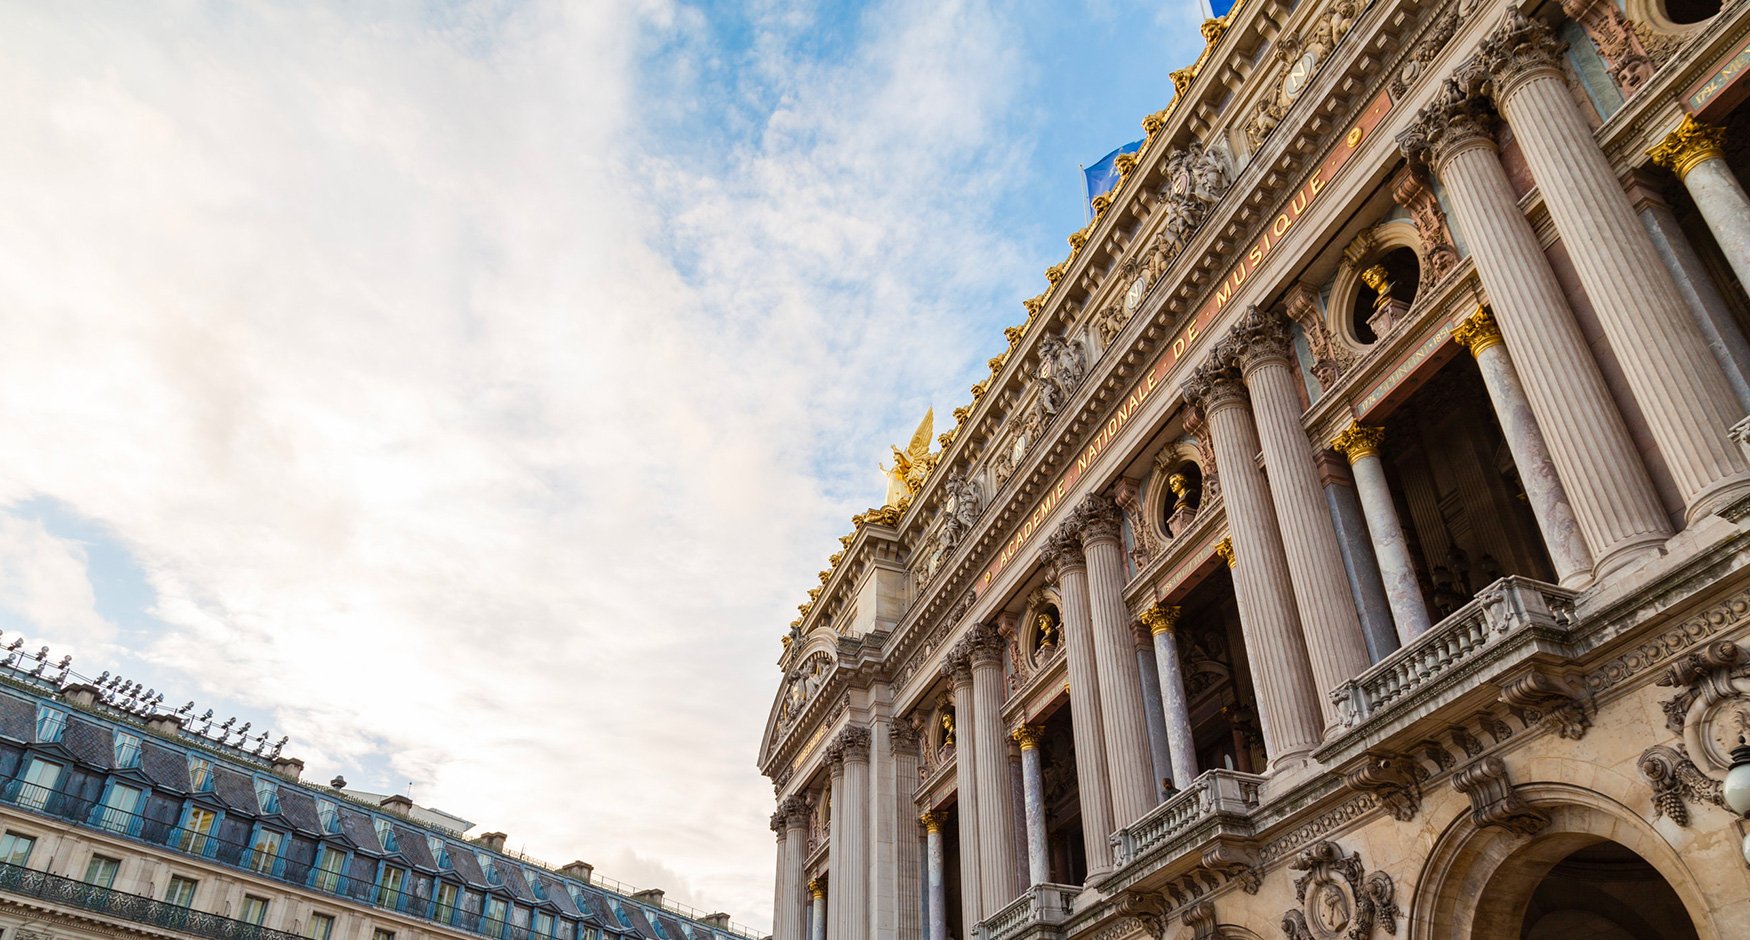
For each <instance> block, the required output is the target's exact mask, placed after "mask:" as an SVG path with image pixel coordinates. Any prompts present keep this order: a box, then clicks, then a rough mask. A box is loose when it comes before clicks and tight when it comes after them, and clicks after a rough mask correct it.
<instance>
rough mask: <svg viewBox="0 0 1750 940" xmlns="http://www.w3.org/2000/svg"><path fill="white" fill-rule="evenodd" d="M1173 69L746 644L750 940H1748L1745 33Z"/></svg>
mask: <svg viewBox="0 0 1750 940" xmlns="http://www.w3.org/2000/svg"><path fill="white" fill-rule="evenodd" d="M1203 35H1204V38H1205V40H1206V48H1205V49H1204V51H1203V53H1202V55H1201V57H1200V58H1199V59H1198V60H1197V62H1196V63H1195V64H1193V65H1192V66H1190V67H1188V68H1186V69H1183V70H1181V71H1179V72H1177V73H1175V74H1174V76H1173V85H1174V87H1173V88H1172V89H1162V98H1163V100H1167V99H1169V98H1170V100H1171V101H1172V104H1171V106H1169V107H1168V108H1166V109H1165V110H1163V111H1161V112H1160V113H1157V114H1154V115H1151V116H1149V117H1148V118H1147V119H1146V120H1145V121H1144V122H1143V127H1144V128H1145V129H1146V131H1147V135H1148V136H1147V140H1146V142H1145V143H1144V145H1143V146H1142V148H1141V150H1140V151H1138V152H1136V153H1134V154H1127V155H1125V156H1123V157H1120V158H1119V160H1118V164H1117V165H1118V169H1119V171H1120V172H1121V173H1122V176H1121V179H1120V180H1119V182H1118V183H1117V185H1116V186H1115V187H1114V188H1113V189H1112V190H1111V191H1110V192H1109V193H1106V194H1104V195H1101V196H1100V197H1098V198H1097V199H1096V200H1095V208H1096V214H1095V217H1094V220H1093V221H1092V222H1091V223H1090V224H1089V225H1088V226H1087V227H1086V228H1084V229H1082V230H1081V231H1079V232H1076V233H1075V234H1073V235H1072V236H1070V239H1069V241H1070V247H1071V251H1070V254H1069V257H1068V258H1067V259H1066V260H1064V261H1063V262H1062V263H1061V264H1058V265H1055V266H1053V267H1052V268H1051V269H1050V270H1048V271H1047V272H1046V280H1047V281H1048V282H1049V285H1050V286H1049V287H1048V288H1047V289H1046V290H1045V292H1044V293H1042V294H1041V295H1040V296H1038V297H1037V298H1035V299H1033V300H1030V301H1028V302H1027V304H1026V307H1027V318H1026V321H1025V322H1024V323H1022V324H1020V325H1018V326H1016V327H1014V328H1012V329H1010V330H1009V331H1008V333H1007V336H1008V341H1009V342H1008V348H1007V350H1006V351H1005V352H1003V353H1002V354H1000V355H998V356H997V357H996V358H995V359H993V360H991V363H990V366H991V371H990V375H989V376H988V377H987V378H986V379H985V380H983V381H981V382H979V383H978V384H977V385H976V386H975V387H974V388H973V389H972V400H971V402H970V403H969V404H967V405H966V406H965V407H963V408H959V409H956V410H955V412H954V426H953V427H952V428H951V429H950V430H949V431H947V433H944V434H941V435H940V436H939V437H938V438H936V439H935V441H932V439H931V438H932V434H933V431H932V430H931V429H930V428H929V426H928V425H927V424H926V427H925V428H924V429H921V433H920V434H919V435H918V437H917V439H915V440H914V441H913V443H912V445H911V446H910V447H908V448H905V449H904V450H900V449H897V448H896V449H895V455H894V459H895V466H894V468H893V470H892V471H891V473H892V487H891V489H890V492H889V498H888V500H887V503H886V504H885V505H883V506H881V507H879V508H876V509H872V510H870V511H868V512H866V513H863V514H860V515H859V516H857V518H856V519H855V528H854V530H853V532H852V534H850V535H849V536H847V537H846V538H845V539H844V545H843V550H842V551H840V552H838V553H837V554H834V555H833V556H832V558H831V562H830V566H829V568H828V569H827V570H826V571H823V572H822V573H821V580H820V584H819V585H818V586H817V587H815V588H814V589H813V590H811V591H809V592H808V594H809V600H808V602H807V603H806V604H804V605H803V606H802V616H801V618H800V619H798V620H797V621H796V622H795V623H794V624H792V626H791V629H790V632H789V635H788V636H787V637H786V638H785V641H784V649H783V652H782V656H781V658H780V660H779V666H780V668H781V670H782V676H781V682H780V685H779V689H778V694H777V696H776V701H775V702H774V704H773V707H772V711H771V714H770V717H769V719H768V725H767V729H766V732H765V737H764V739H763V742H762V745H761V751H760V755H759V763H760V766H761V769H762V770H763V771H764V772H765V774H766V775H767V776H769V777H770V778H771V780H772V782H773V784H774V787H775V789H776V795H777V812H776V813H775V814H774V815H773V816H772V829H773V832H774V833H775V834H776V837H777V847H778V851H777V857H778V864H777V872H776V876H777V889H776V906H775V917H776V925H777V926H776V931H775V936H776V940H805V938H806V940H821V938H825V940H863V938H899V940H913V938H927V940H947V938H960V940H967V938H973V937H981V938H985V940H1021V938H1026V940H1043V938H1075V940H1084V938H1085V940H1127V938H1140V937H1153V938H1169V937H1171V938H1187V940H1203V938H1212V937H1221V938H1266V937H1269V938H1274V937H1287V938H1290V940H1334V938H1339V937H1342V938H1349V940H1377V938H1383V937H1397V938H1410V940H1420V938H1488V940H1496V938H1509V940H1511V938H1526V940H1558V938H1582V937H1584V938H1607V940H1608V938H1637V940H1642V938H1692V937H1700V938H1737V937H1750V865H1747V863H1746V861H1745V857H1744V854H1743V848H1742V843H1743V840H1744V837H1745V834H1746V832H1750V823H1746V821H1745V820H1744V819H1743V818H1742V817H1740V816H1739V815H1738V813H1736V812H1734V811H1733V810H1732V809H1730V808H1729V806H1730V804H1731V802H1733V801H1732V800H1730V799H1728V798H1727V797H1729V796H1730V794H1731V793H1733V792H1735V791H1734V790H1733V788H1732V787H1729V786H1728V787H1725V788H1724V795H1722V785H1723V784H1724V783H1725V781H1726V778H1727V775H1728V770H1729V768H1730V767H1731V765H1732V764H1733V762H1734V758H1733V755H1732V750H1733V748H1734V747H1735V746H1736V745H1737V744H1738V742H1739V739H1740V736H1741V735H1745V734H1750V653H1747V652H1746V649H1747V643H1750V529H1747V528H1746V526H1750V459H1747V458H1746V454H1745V451H1744V447H1743V445H1744V444H1745V441H1746V437H1750V422H1746V420H1745V416H1746V414H1750V344H1747V343H1746V340H1745V333H1746V330H1745V326H1746V323H1750V299H1747V297H1746V286H1747V285H1750V201H1747V200H1746V197H1745V189H1744V185H1743V181H1744V180H1746V179H1750V152H1747V151H1746V147H1747V146H1750V110H1746V109H1745V108H1742V107H1740V102H1741V101H1743V100H1744V99H1745V98H1746V97H1747V96H1750V80H1746V78H1745V75H1746V72H1747V71H1750V3H1744V2H1729V3H1724V4H1722V3H1718V2H1711V3H1710V2H1706V0H1561V2H1554V0H1541V2H1530V3H1519V2H1513V3H1505V2H1502V0H1427V2H1410V0H1373V2H1370V3H1369V2H1362V0H1299V2H1294V0H1245V2H1242V3H1240V4H1238V5H1237V6H1236V7H1235V9H1233V10H1232V11H1231V12H1229V13H1228V14H1227V15H1225V16H1224V17H1222V18H1221V19H1217V20H1212V21H1210V22H1208V23H1206V24H1204V27H1203ZM1114 80H1118V79H1116V78H1115V79H1114ZM938 442H939V447H938ZM1745 772H1747V773H1750V769H1746V771H1745Z"/></svg>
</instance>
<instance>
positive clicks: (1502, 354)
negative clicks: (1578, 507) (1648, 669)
mask: <svg viewBox="0 0 1750 940" xmlns="http://www.w3.org/2000/svg"><path fill="white" fill-rule="evenodd" d="M1452 338H1453V340H1454V341H1456V342H1457V343H1459V344H1460V345H1462V346H1464V347H1465V348H1466V349H1469V350H1470V353H1471V355H1472V356H1474V357H1475V358H1476V361H1477V371H1479V372H1481V373H1482V374H1483V386H1484V388H1486V389H1488V392H1489V402H1490V403H1491V404H1492V405H1493V406H1494V409H1495V419H1496V420H1497V421H1498V422H1500V425H1501V433H1502V434H1503V435H1504V436H1505V437H1506V438H1507V450H1508V451H1509V452H1510V453H1511V454H1512V455H1513V466H1514V467H1515V468H1516V469H1517V470H1518V471H1519V483H1520V485H1521V486H1523V487H1525V496H1526V499H1527V500H1529V501H1530V503H1531V514H1532V517H1533V518H1535V519H1536V520H1537V528H1538V531H1539V532H1540V533H1541V534H1542V535H1543V544H1544V547H1545V548H1546V549H1548V551H1549V556H1550V563H1551V564H1552V565H1554V566H1555V569H1556V578H1557V580H1559V581H1560V582H1561V583H1562V585H1563V586H1565V587H1583V586H1585V585H1586V584H1588V583H1590V582H1591V580H1592V568H1593V562H1592V553H1591V552H1590V551H1589V550H1588V549H1587V548H1586V539H1585V537H1584V536H1583V535H1582V534H1581V531H1580V524H1579V522H1577V521H1576V520H1575V519H1574V510H1573V507H1572V506H1570V505H1569V504H1568V494H1567V491H1566V490H1564V489H1563V487H1562V481H1561V478H1560V476H1558V475H1557V473H1556V466H1555V460H1554V458H1552V457H1551V456H1550V452H1549V448H1548V447H1547V446H1545V444H1544V436H1543V431H1542V430H1541V429H1540V428H1539V427H1538V423H1537V416H1536V415H1535V414H1533V413H1532V407H1531V401H1530V399H1528V398H1527V397H1526V395H1525V386H1524V385H1522V384H1520V381H1519V372H1518V370H1517V369H1515V368H1514V367H1513V357H1512V356H1511V355H1509V354H1508V352H1507V346H1506V341H1505V340H1504V339H1503V338H1502V337H1501V331H1500V329H1499V328H1497V326H1496V324H1495V318H1494V317H1492V316H1490V315H1489V311H1488V310H1486V309H1484V308H1482V307H1478V308H1477V310H1476V312H1475V313H1473V314H1471V315H1470V316H1469V317H1467V318H1465V319H1464V320H1463V321H1461V322H1460V323H1459V324H1458V325H1457V326H1455V327H1453V329H1452Z"/></svg>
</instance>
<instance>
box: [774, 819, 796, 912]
mask: <svg viewBox="0 0 1750 940" xmlns="http://www.w3.org/2000/svg"><path fill="white" fill-rule="evenodd" d="M771 826H772V832H774V833H776V834H777V836H778V851H777V858H778V871H777V873H776V874H775V875H773V877H772V936H774V937H782V936H785V934H784V928H785V927H786V926H788V925H787V924H785V923H784V915H785V913H786V907H787V899H786V898H785V896H784V876H785V875H786V874H787V873H788V870H789V867H790V865H789V861H790V860H789V858H788V857H787V856H788V855H789V851H788V849H789V846H787V845H786V844H785V843H784V812H783V810H779V811H778V812H775V813H773V814H772V821H771ZM791 936H794V934H791Z"/></svg>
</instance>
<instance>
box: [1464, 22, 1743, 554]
mask: <svg viewBox="0 0 1750 940" xmlns="http://www.w3.org/2000/svg"><path fill="white" fill-rule="evenodd" d="M1562 49H1563V46H1562V43H1561V41H1560V40H1559V39H1557V38H1556V37H1555V36H1554V35H1553V34H1552V33H1551V32H1550V31H1549V29H1548V28H1547V27H1545V26H1544V25H1543V24H1541V23H1534V22H1532V21H1530V20H1528V19H1526V18H1525V16H1524V15H1523V14H1521V13H1520V12H1519V8H1518V7H1517V6H1514V7H1510V8H1509V10H1508V13H1507V18H1506V21H1505V22H1504V23H1503V24H1502V25H1501V27H1500V28H1498V29H1497V30H1496V31H1495V32H1494V33H1492V34H1490V36H1489V38H1488V39H1487V40H1485V41H1484V43H1483V47H1482V49H1481V50H1480V51H1479V56H1480V60H1481V63H1482V65H1483V66H1484V67H1485V68H1486V69H1487V70H1488V72H1489V74H1490V75H1491V76H1492V77H1493V84H1494V97H1495V100H1496V102H1497V103H1498V105H1499V107H1500V109H1501V111H1502V113H1503V114H1505V115H1506V117H1507V120H1508V122H1509V123H1511V124H1512V125H1513V131H1514V133H1515V134H1516V135H1517V136H1518V139H1519V142H1520V148H1521V150H1522V151H1523V153H1524V154H1525V161H1526V163H1528V164H1529V165H1530V166H1531V174H1532V176H1533V177H1535V178H1536V179H1537V182H1538V188H1539V189H1540V190H1541V191H1542V192H1543V200H1544V205H1545V206H1546V207H1547V208H1548V209H1549V214H1550V218H1551V219H1553V220H1554V221H1555V224H1556V230H1557V231H1559V232H1561V233H1562V242H1563V244H1564V245H1565V246H1566V247H1567V250H1568V256H1569V257H1570V258H1572V259H1573V262H1574V269H1575V272H1576V273H1578V274H1579V276H1580V283H1581V284H1582V285H1584V286H1585V288H1586V296H1587V298H1588V299H1590V300H1591V302H1592V307H1593V309H1594V310H1596V311H1597V314H1598V323H1599V325H1600V326H1602V327H1603V329H1604V334H1605V336H1606V338H1608V339H1609V340H1610V345H1611V346H1612V348H1614V349H1616V350H1617V351H1618V352H1619V353H1620V355H1618V357H1617V361H1618V363H1619V364H1620V365H1621V368H1622V373H1623V377H1624V378H1625V379H1626V380H1627V381H1628V386H1629V390H1630V392H1632V393H1633V395H1634V397H1635V400H1636V401H1637V402H1639V403H1640V406H1641V410H1642V411H1644V412H1645V413H1646V415H1647V419H1648V420H1647V424H1648V426H1649V428H1650V429H1651V431H1652V434H1653V438H1654V440H1655V441H1656V442H1657V444H1658V447H1659V453H1660V455H1661V456H1662V457H1664V459H1665V465H1666V467H1667V468H1668V469H1669V470H1670V473H1671V478H1672V480H1673V482H1675V483H1676V484H1677V489H1678V491H1679V492H1680V493H1681V494H1682V497H1683V501H1684V510H1685V515H1686V517H1687V518H1688V519H1689V520H1690V521H1694V520H1695V519H1697V518H1699V517H1701V516H1703V515H1705V514H1707V513H1710V512H1712V511H1713V510H1714V509H1716V508H1718V507H1719V506H1722V505H1724V504H1726V503H1727V502H1730V501H1731V500H1732V499H1733V498H1734V497H1735V496H1738V495H1741V494H1742V493H1743V492H1744V491H1745V489H1746V488H1750V466H1747V465H1746V464H1745V462H1744V455H1743V454H1742V453H1741V452H1740V451H1739V450H1738V448H1737V447H1736V446H1734V445H1733V443H1732V441H1731V439H1730V438H1729V437H1728V435H1727V431H1728V429H1729V428H1731V426H1732V424H1733V423H1734V422H1736V421H1737V419H1738V418H1739V415H1738V414H1737V408H1736V398H1735V396H1734V395H1733V394H1732V390H1731V387H1730V386H1729V385H1728V384H1727V383H1726V377H1725V374H1724V373H1723V372H1722V371H1721V370H1720V367H1719V363H1718V362H1717V361H1716V360H1715V359H1714V356H1713V354H1712V353H1711V352H1709V350H1708V348H1707V344H1706V343H1705V342H1704V341H1703V339H1702V337H1701V333H1700V331H1699V330H1698V329H1697V328H1696V325H1695V321H1694V319H1693V318H1692V317H1691V316H1690V313H1689V310H1688V308H1687V306H1686V305H1685V304H1684V301H1683V296H1682V294H1681V293H1680V292H1679V291H1678V289H1677V284H1676V282H1675V281H1673V280H1672V277H1671V272H1670V271H1669V270H1667V269H1666V268H1665V266H1664V264H1663V263H1662V262H1661V261H1660V260H1659V255H1658V252H1657V250H1656V249H1655V248H1654V247H1653V243H1652V240H1651V239H1650V238H1649V237H1648V236H1647V232H1646V229H1644V228H1642V227H1641V223H1640V220H1639V219H1638V218H1636V217H1635V212H1634V207H1633V206H1632V205H1630V204H1629V201H1628V197H1627V196H1626V195H1624V193H1623V191H1622V184H1621V183H1620V182H1619V181H1618V180H1617V177H1616V173H1615V172H1614V171H1612V170H1611V168H1610V161H1609V160H1608V159H1606V158H1605V156H1604V151H1602V150H1601V149H1599V147H1598V143H1597V141H1596V140H1595V139H1594V138H1593V136H1592V129H1591V128H1590V127H1589V126H1587V124H1586V121H1585V119H1584V118H1582V117H1581V116H1580V112H1579V109H1578V108H1577V107H1576V106H1575V104H1574V99H1573V97H1572V96H1571V95H1570V94H1569V92H1568V85H1567V81H1566V79H1565V78H1564V77H1563V73H1562V67H1561V54H1562Z"/></svg>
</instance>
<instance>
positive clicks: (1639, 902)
mask: <svg viewBox="0 0 1750 940" xmlns="http://www.w3.org/2000/svg"><path fill="white" fill-rule="evenodd" d="M1519 937H1520V940H1697V935H1696V931H1695V925H1694V924H1692V923H1691V922H1690V919H1689V914H1688V912H1687V911H1685V910H1684V908H1683V901H1682V900H1681V899H1680V898H1678V896H1677V892H1676V891H1675V890H1673V889H1672V887H1671V885H1670V884H1669V883H1667V882H1666V881H1665V879H1664V877H1663V876H1661V875H1660V874H1659V872H1658V870H1657V869H1655V868H1654V867H1653V866H1652V865H1649V864H1647V862H1646V860H1645V859H1643V858H1641V857H1640V856H1639V855H1636V854H1635V853H1634V852H1632V851H1630V850H1629V849H1627V848H1625V847H1623V846H1621V845H1618V844H1617V843H1615V842H1608V841H1606V842H1595V843H1593V844H1591V845H1588V846H1585V847H1584V848H1580V849H1577V850H1575V851H1573V852H1571V853H1569V854H1568V855H1567V856H1566V857H1564V858H1562V859H1560V860H1559V861H1557V862H1556V863H1555V865H1554V866H1552V867H1551V868H1550V869H1549V872H1548V874H1546V875H1544V876H1543V879H1542V880H1541V881H1539V882H1538V883H1537V887H1536V888H1535V889H1534V890H1533V891H1532V892H1531V898H1530V900H1529V901H1528V902H1527V903H1526V907H1525V916H1524V919H1523V921H1522V923H1521V926H1520V930H1519Z"/></svg>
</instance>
